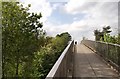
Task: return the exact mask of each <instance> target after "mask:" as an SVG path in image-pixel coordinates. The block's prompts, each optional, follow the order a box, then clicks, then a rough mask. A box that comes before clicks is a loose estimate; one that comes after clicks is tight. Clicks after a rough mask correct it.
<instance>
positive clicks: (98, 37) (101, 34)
mask: <svg viewBox="0 0 120 79" xmlns="http://www.w3.org/2000/svg"><path fill="white" fill-rule="evenodd" d="M110 29H111V27H110V26H106V27H103V30H102V32H101V31H100V30H94V35H95V40H96V41H100V40H102V41H106V39H105V36H106V35H108V34H109V33H110V32H111V31H110Z"/></svg>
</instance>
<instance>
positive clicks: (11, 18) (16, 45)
mask: <svg viewBox="0 0 120 79" xmlns="http://www.w3.org/2000/svg"><path fill="white" fill-rule="evenodd" d="M28 10H29V8H28V7H26V8H23V7H22V5H19V3H15V2H3V3H2V35H3V36H2V47H3V49H2V51H3V56H2V58H3V61H2V62H3V63H2V64H3V77H18V76H23V73H21V72H25V71H27V72H28V70H30V68H29V65H30V64H31V63H32V62H29V61H32V60H33V59H34V52H35V51H37V49H38V47H39V45H38V34H39V32H38V28H41V27H42V24H41V23H40V22H39V21H38V20H39V19H40V17H41V14H39V15H37V14H34V13H32V14H30V13H28V12H27V11H28ZM23 65H24V66H23ZM9 67H10V68H9ZM26 67H27V68H26ZM20 69H21V70H20ZM23 70H24V71H23ZM30 72H31V71H30ZM26 76H27V75H26Z"/></svg>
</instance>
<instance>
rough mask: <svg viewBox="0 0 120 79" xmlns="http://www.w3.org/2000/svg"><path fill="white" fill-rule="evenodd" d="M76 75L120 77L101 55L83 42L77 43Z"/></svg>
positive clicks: (97, 77)
mask: <svg viewBox="0 0 120 79" xmlns="http://www.w3.org/2000/svg"><path fill="white" fill-rule="evenodd" d="M74 61H75V62H74V77H76V78H77V77H81V78H85V79H86V78H88V79H90V78H92V79H93V78H94V79H99V78H100V79H101V78H102V79H103V78H104V79H107V78H108V79H120V78H118V73H117V72H115V70H113V69H112V68H110V66H108V65H107V64H106V63H105V61H103V60H102V58H101V57H100V56H98V55H97V54H96V53H94V52H93V51H92V50H90V49H89V48H88V47H86V46H85V45H83V44H79V45H76V52H75V59H74Z"/></svg>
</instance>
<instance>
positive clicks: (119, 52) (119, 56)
mask: <svg viewBox="0 0 120 79" xmlns="http://www.w3.org/2000/svg"><path fill="white" fill-rule="evenodd" d="M117 52H118V66H119V67H120V48H119V47H117ZM118 72H120V68H119V69H118Z"/></svg>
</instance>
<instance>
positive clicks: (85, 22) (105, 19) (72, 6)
mask: <svg viewBox="0 0 120 79" xmlns="http://www.w3.org/2000/svg"><path fill="white" fill-rule="evenodd" d="M64 10H65V11H66V12H67V13H69V14H71V15H75V14H79V13H85V15H86V16H85V17H84V18H82V20H80V21H74V22H73V23H72V24H71V25H72V26H73V28H78V29H79V28H80V29H84V31H83V32H82V31H80V32H79V33H81V35H79V36H86V37H89V38H90V39H93V37H94V36H93V32H91V31H94V29H100V28H102V27H103V26H105V25H110V26H111V27H112V28H113V29H112V30H113V32H112V34H115V33H117V32H116V29H115V28H117V27H118V3H117V2H82V1H79V2H77V0H70V2H68V4H66V5H65V7H64ZM88 28H89V29H88Z"/></svg>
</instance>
